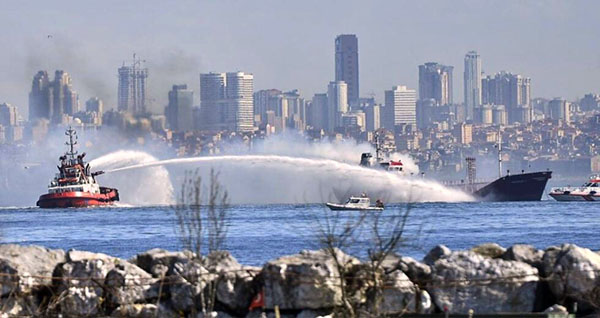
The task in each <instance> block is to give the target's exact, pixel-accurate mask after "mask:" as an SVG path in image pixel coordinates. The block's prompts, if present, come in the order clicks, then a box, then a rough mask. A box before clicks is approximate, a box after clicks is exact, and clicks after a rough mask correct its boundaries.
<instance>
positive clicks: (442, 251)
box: [423, 245, 452, 265]
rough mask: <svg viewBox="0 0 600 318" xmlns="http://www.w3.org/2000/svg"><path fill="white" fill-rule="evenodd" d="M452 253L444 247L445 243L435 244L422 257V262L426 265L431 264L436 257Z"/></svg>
mask: <svg viewBox="0 0 600 318" xmlns="http://www.w3.org/2000/svg"><path fill="white" fill-rule="evenodd" d="M450 253H452V251H451V250H450V249H449V248H448V247H446V245H437V246H435V247H434V248H432V249H431V250H430V251H429V253H427V255H425V257H424V258H423V263H425V264H427V265H432V264H433V263H435V261H437V260H438V259H440V258H442V257H445V256H448V255H450Z"/></svg>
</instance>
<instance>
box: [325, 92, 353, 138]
mask: <svg viewBox="0 0 600 318" xmlns="http://www.w3.org/2000/svg"><path fill="white" fill-rule="evenodd" d="M347 112H348V85H347V84H346V83H345V82H343V81H335V82H329V86H328V87H327V131H329V132H334V131H335V128H337V127H341V125H342V114H345V113H347Z"/></svg>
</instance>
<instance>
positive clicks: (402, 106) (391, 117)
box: [381, 86, 417, 130]
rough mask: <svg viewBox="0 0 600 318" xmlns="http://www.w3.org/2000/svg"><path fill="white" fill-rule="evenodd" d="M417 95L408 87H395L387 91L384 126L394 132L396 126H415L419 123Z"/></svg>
mask: <svg viewBox="0 0 600 318" xmlns="http://www.w3.org/2000/svg"><path fill="white" fill-rule="evenodd" d="M416 103H417V93H416V92H415V90H414V89H408V88H407V87H406V86H394V87H393V88H392V90H389V91H385V106H384V110H383V116H382V117H383V118H382V120H381V122H382V124H383V126H384V127H385V128H387V129H389V130H394V127H395V126H398V125H402V124H406V125H415V124H416V121H417V109H416V107H417V106H416Z"/></svg>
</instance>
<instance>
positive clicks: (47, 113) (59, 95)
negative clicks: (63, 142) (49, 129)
mask: <svg viewBox="0 0 600 318" xmlns="http://www.w3.org/2000/svg"><path fill="white" fill-rule="evenodd" d="M77 112H79V96H78V95H77V92H75V91H74V90H73V85H72V82H71V77H70V76H69V74H68V73H67V72H65V71H61V70H58V71H56V72H55V73H54V80H53V81H50V79H49V77H48V73H47V72H46V71H39V72H38V73H37V74H36V75H35V76H34V77H33V82H32V85H31V92H30V93H29V120H32V121H33V120H36V119H41V118H45V119H48V120H50V122H51V123H53V124H60V123H62V122H63V121H64V115H73V114H75V113H77Z"/></svg>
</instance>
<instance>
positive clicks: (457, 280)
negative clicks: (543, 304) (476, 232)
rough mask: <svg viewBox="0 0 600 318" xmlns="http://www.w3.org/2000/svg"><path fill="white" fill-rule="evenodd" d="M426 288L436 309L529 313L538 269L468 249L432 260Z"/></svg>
mask: <svg viewBox="0 0 600 318" xmlns="http://www.w3.org/2000/svg"><path fill="white" fill-rule="evenodd" d="M431 277H432V280H431V282H430V284H429V285H428V287H427V290H428V291H429V293H430V294H431V296H432V298H433V300H434V303H435V304H436V306H437V307H438V308H440V309H441V308H444V307H448V308H449V310H450V312H452V313H462V314H465V313H467V312H468V311H469V309H473V310H474V311H475V312H476V313H497V312H531V311H532V310H533V309H534V304H535V292H536V287H537V283H538V280H539V278H538V270H537V269H536V268H534V267H532V266H531V265H529V264H526V263H521V262H515V261H505V260H502V259H490V258H487V257H484V256H482V255H479V254H477V253H473V252H469V251H461V252H452V253H451V254H450V255H448V256H445V257H442V258H440V259H438V260H437V261H435V263H434V264H433V266H432V275H431Z"/></svg>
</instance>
